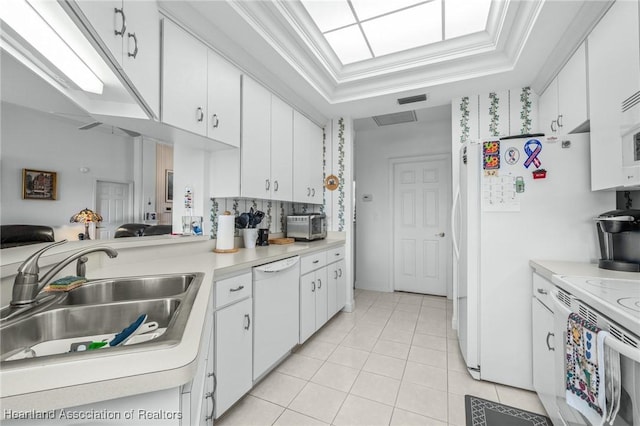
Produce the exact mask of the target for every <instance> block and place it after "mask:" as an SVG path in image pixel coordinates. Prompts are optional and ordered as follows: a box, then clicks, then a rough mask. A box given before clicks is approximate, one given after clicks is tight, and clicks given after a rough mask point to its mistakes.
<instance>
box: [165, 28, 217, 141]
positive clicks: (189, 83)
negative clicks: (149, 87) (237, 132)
mask: <svg viewBox="0 0 640 426" xmlns="http://www.w3.org/2000/svg"><path fill="white" fill-rule="evenodd" d="M162 51H163V55H162V73H163V75H162V121H163V122H165V123H167V124H170V125H172V126H176V127H178V128H180V129H184V130H188V131H190V132H193V133H197V134H200V135H203V136H204V135H206V134H207V129H206V116H207V111H206V109H207V47H206V46H205V45H204V44H202V43H200V42H199V41H198V40H196V39H195V38H193V37H192V36H191V35H189V34H188V33H187V32H186V31H184V30H183V29H182V28H180V27H178V25H176V24H174V23H173V22H172V21H170V20H169V19H166V18H165V19H163V45H162Z"/></svg>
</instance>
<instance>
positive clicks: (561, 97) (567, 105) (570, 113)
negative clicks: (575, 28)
mask: <svg viewBox="0 0 640 426" xmlns="http://www.w3.org/2000/svg"><path fill="white" fill-rule="evenodd" d="M557 80H558V131H559V132H560V133H562V134H567V133H571V132H573V131H574V130H576V128H578V127H579V126H581V125H582V124H584V122H585V121H587V120H588V119H589V115H588V109H587V106H588V104H587V90H588V88H587V52H586V47H585V43H582V44H581V45H580V47H579V48H578V50H577V51H576V52H575V53H574V54H573V56H572V57H571V59H569V62H567V64H566V65H565V66H564V68H562V71H560V74H558V78H557Z"/></svg>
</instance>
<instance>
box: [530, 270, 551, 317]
mask: <svg viewBox="0 0 640 426" xmlns="http://www.w3.org/2000/svg"><path fill="white" fill-rule="evenodd" d="M552 286H553V284H552V283H551V281H549V280H547V279H546V278H544V277H542V275H538V274H536V273H535V272H534V273H533V288H532V291H533V297H536V298H537V299H538V300H540V302H542V304H543V305H544V306H546V307H547V308H548V309H549V310H551V311H552V312H553V304H552V301H551V298H550V294H551V287H552Z"/></svg>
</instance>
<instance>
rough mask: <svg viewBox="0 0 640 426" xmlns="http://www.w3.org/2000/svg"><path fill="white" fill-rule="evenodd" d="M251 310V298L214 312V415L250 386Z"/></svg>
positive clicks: (222, 410) (225, 408)
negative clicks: (216, 385)
mask: <svg viewBox="0 0 640 426" xmlns="http://www.w3.org/2000/svg"><path fill="white" fill-rule="evenodd" d="M251 313H252V299H251V298H249V299H245V300H243V301H242V302H238V303H236V304H234V305H231V306H228V307H226V308H224V309H221V310H219V311H217V312H216V324H215V328H216V334H215V340H216V345H215V352H216V361H215V364H216V368H215V374H216V379H217V383H218V387H217V390H216V396H215V399H216V404H215V405H216V418H218V417H219V416H220V415H221V414H222V413H224V412H225V411H227V409H228V408H229V407H231V406H232V405H233V404H234V403H235V402H236V401H238V400H239V399H240V398H242V396H243V395H244V394H245V393H247V392H248V391H249V390H250V389H251V386H252V385H253V379H252V374H251V368H252V364H253V363H252V340H253V332H252V330H253V328H252V324H251V319H252V315H251Z"/></svg>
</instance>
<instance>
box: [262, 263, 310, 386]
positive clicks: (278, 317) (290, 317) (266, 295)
mask: <svg viewBox="0 0 640 426" xmlns="http://www.w3.org/2000/svg"><path fill="white" fill-rule="evenodd" d="M299 282H300V256H294V257H289V258H286V259H282V260H279V261H277V262H272V263H267V264H265V265H260V266H256V267H254V268H253V380H254V381H255V380H256V379H259V378H260V377H262V375H263V374H264V373H265V372H267V371H268V370H269V369H270V368H271V367H272V366H273V365H274V364H275V363H276V362H278V361H279V360H280V359H282V357H284V356H285V355H286V354H287V353H288V352H289V351H290V350H291V349H292V348H293V347H294V346H296V345H297V344H298V333H299V327H300V318H299V310H300V308H299V304H300V284H299Z"/></svg>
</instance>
